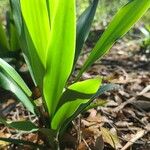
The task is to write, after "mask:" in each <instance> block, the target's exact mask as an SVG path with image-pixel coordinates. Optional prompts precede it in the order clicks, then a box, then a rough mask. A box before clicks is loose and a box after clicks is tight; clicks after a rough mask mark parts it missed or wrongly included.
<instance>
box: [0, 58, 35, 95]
mask: <svg viewBox="0 0 150 150" xmlns="http://www.w3.org/2000/svg"><path fill="white" fill-rule="evenodd" d="M0 69H1V70H4V72H6V74H7V75H8V76H10V77H11V78H12V79H13V80H14V81H15V82H16V83H17V84H18V86H20V87H21V88H22V90H23V91H24V92H25V93H26V94H27V95H28V96H31V94H32V92H31V90H30V89H29V88H28V86H27V85H26V83H25V82H24V81H23V79H22V78H21V77H20V75H19V74H18V73H17V71H16V70H15V69H14V68H13V67H12V66H10V65H9V64H8V63H7V62H5V61H4V60H3V59H1V58H0Z"/></svg>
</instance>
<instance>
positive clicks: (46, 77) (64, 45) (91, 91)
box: [0, 0, 150, 149]
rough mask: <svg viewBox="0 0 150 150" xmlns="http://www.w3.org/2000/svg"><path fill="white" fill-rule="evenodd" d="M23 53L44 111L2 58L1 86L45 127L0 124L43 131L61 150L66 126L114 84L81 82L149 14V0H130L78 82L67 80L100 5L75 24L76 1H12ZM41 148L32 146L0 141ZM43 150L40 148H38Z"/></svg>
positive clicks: (29, 123) (103, 38)
mask: <svg viewBox="0 0 150 150" xmlns="http://www.w3.org/2000/svg"><path fill="white" fill-rule="evenodd" d="M10 3H11V8H12V11H13V19H14V21H15V26H16V29H17V33H18V39H19V40H20V41H19V42H20V45H21V49H22V51H23V53H24V57H25V60H26V63H27V64H28V67H29V71H30V73H31V76H32V79H33V81H34V83H35V86H37V87H38V88H39V89H40V91H41V96H42V100H43V106H44V111H45V112H46V113H47V114H48V116H47V117H46V119H44V115H43V114H44V113H43V112H40V111H39V110H38V107H37V106H36V102H34V101H32V100H31V94H32V93H31V91H30V89H29V88H28V87H27V86H26V84H25V83H24V81H23V80H22V79H21V77H20V76H19V75H18V73H17V72H16V71H15V70H14V69H13V68H12V67H11V66H9V65H8V64H7V63H6V62H4V61H3V60H2V59H0V83H1V86H2V87H3V88H5V89H7V90H10V91H12V92H13V93H14V94H15V95H16V97H17V98H18V99H19V100H20V101H21V102H22V103H23V104H24V105H25V106H26V108H27V109H28V110H29V111H30V112H31V113H33V114H35V115H36V116H38V117H39V118H40V117H41V118H43V120H42V121H43V127H38V126H36V125H35V124H33V123H32V122H29V121H18V122H8V121H6V120H5V119H4V118H2V117H1V122H2V123H3V124H5V125H7V126H9V127H12V128H16V129H18V130H24V131H27V132H29V131H30V132H31V131H34V132H35V131H39V132H41V133H42V134H44V135H45V136H46V138H47V139H48V142H49V143H50V145H51V148H53V149H58V148H59V144H58V143H59V142H58V140H59V138H60V137H61V136H62V135H63V133H64V132H65V130H66V128H67V125H68V124H69V123H70V122H71V121H72V120H73V119H74V118H75V117H76V116H77V115H78V114H80V113H81V112H82V111H84V109H86V108H87V106H88V105H89V104H90V103H91V102H92V101H93V100H94V99H95V98H96V97H98V96H99V95H100V94H102V93H103V92H105V91H108V90H111V89H113V88H114V87H116V86H115V85H111V84H109V85H101V78H100V77H97V78H95V79H87V80H85V81H78V80H79V79H80V77H81V76H82V74H83V72H84V71H86V70H87V69H88V68H89V67H90V66H91V65H92V64H93V63H94V62H95V61H96V60H98V59H99V58H101V57H102V56H103V55H104V54H106V53H107V52H108V50H109V49H110V48H111V47H112V45H113V44H114V43H115V41H116V40H117V39H119V38H120V37H122V36H123V35H124V34H125V33H126V32H127V31H128V30H129V29H130V28H131V27H132V26H133V24H134V23H135V22H136V21H137V20H138V19H139V18H141V17H142V16H143V14H144V13H145V12H146V11H147V10H148V9H149V7H150V1H149V0H142V1H141V0H132V1H130V2H129V3H128V4H126V5H125V6H124V7H122V8H121V9H120V10H119V11H118V12H117V14H116V15H115V17H114V18H113V19H112V21H111V23H110V24H109V26H108V27H107V29H106V30H105V32H104V33H103V35H102V36H101V38H100V39H99V40H98V42H97V43H96V45H95V47H94V48H93V50H91V53H90V55H89V57H88V58H87V60H86V61H85V63H84V65H83V66H82V68H81V70H80V71H79V73H78V75H77V76H76V78H75V79H74V80H72V81H69V77H70V76H71V74H72V73H73V70H74V67H75V64H76V62H77V60H78V57H79V55H80V53H81V49H82V47H83V44H84V42H85V40H86V39H87V36H88V33H89V31H90V27H91V23H92V20H93V18H94V15H95V11H96V8H97V4H98V0H94V1H93V3H92V4H91V5H90V6H89V7H88V8H87V9H86V10H85V11H84V12H83V14H81V16H80V17H79V18H78V20H77V23H76V10H75V8H76V7H75V0H69V1H68V0H38V1H37V0H10ZM0 140H5V141H10V142H14V143H17V144H18V143H24V144H29V145H32V146H35V147H37V145H35V144H34V143H31V142H27V141H21V140H14V139H5V138H0ZM39 147H41V146H39Z"/></svg>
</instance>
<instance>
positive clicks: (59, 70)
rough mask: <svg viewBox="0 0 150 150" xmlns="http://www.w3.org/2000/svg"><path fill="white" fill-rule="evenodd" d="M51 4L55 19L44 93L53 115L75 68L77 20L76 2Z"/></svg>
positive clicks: (56, 1) (72, 0)
mask: <svg viewBox="0 0 150 150" xmlns="http://www.w3.org/2000/svg"><path fill="white" fill-rule="evenodd" d="M50 2H51V3H50V4H51V5H52V6H53V11H52V10H50V14H51V13H52V14H53V18H51V38H50V44H49V48H48V53H47V65H46V73H45V77H44V92H43V93H44V97H45V100H46V103H47V106H48V110H49V114H50V115H53V114H54V112H55V110H56V107H57V104H58V102H59V98H60V96H61V94H62V91H63V89H64V86H65V84H66V81H67V79H68V77H69V75H70V73H71V70H72V66H73V60H74V53H75V34H76V33H75V32H76V27H75V21H76V18H75V0H69V1H68V0H55V1H50ZM53 4H55V5H53ZM51 11H52V12H51ZM53 20H54V21H53Z"/></svg>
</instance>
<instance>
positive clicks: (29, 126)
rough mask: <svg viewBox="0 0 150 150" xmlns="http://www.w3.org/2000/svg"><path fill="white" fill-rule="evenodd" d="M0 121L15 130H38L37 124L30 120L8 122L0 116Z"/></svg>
mask: <svg viewBox="0 0 150 150" xmlns="http://www.w3.org/2000/svg"><path fill="white" fill-rule="evenodd" d="M0 122H2V123H3V124H4V125H6V126H7V127H9V128H14V129H17V130H22V131H27V132H29V131H30V132H34V131H37V130H38V128H37V126H36V125H35V124H33V123H32V122H30V121H17V122H9V121H6V120H5V119H3V118H2V117H1V116H0Z"/></svg>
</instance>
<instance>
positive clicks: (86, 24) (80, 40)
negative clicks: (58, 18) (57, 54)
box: [74, 0, 99, 64]
mask: <svg viewBox="0 0 150 150" xmlns="http://www.w3.org/2000/svg"><path fill="white" fill-rule="evenodd" d="M98 1H99V0H94V1H93V3H91V5H90V6H89V7H88V8H87V9H86V10H85V11H84V12H83V13H82V14H81V16H79V19H78V21H77V36H76V52H75V60H74V64H75V63H76V61H77V60H78V57H79V55H80V53H81V50H82V47H83V44H84V42H85V41H86V39H87V37H88V34H89V32H90V28H91V24H92V22H93V19H94V16H95V12H96V8H97V5H98Z"/></svg>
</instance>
